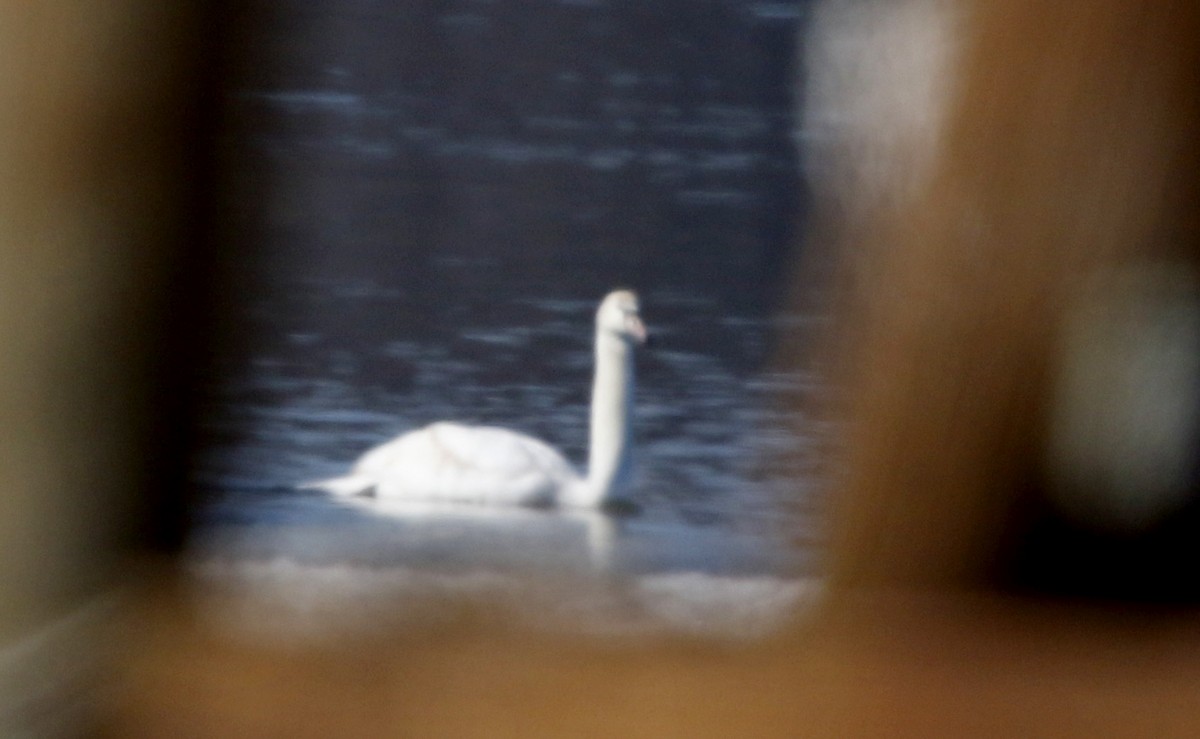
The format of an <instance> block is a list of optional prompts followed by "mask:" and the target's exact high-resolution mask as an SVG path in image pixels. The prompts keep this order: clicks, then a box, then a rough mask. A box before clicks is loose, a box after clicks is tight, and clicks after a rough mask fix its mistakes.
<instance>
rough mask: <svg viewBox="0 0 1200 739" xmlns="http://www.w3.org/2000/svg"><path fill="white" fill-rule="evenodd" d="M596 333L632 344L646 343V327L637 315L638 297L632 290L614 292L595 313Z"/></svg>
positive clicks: (602, 302)
mask: <svg viewBox="0 0 1200 739" xmlns="http://www.w3.org/2000/svg"><path fill="white" fill-rule="evenodd" d="M596 331H597V332H598V333H602V334H608V335H611V336H613V337H615V338H618V339H620V340H622V341H626V342H630V343H633V344H645V343H646V326H645V324H643V323H642V318H641V316H640V315H638V297H637V293H635V292H633V291H632V290H614V291H613V292H611V293H609V294H608V295H607V296H605V298H604V300H603V301H601V303H600V309H599V310H597V311H596Z"/></svg>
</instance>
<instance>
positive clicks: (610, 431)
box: [579, 331, 633, 505]
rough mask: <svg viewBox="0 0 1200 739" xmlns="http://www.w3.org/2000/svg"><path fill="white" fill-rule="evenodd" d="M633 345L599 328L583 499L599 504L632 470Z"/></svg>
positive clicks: (621, 483) (588, 503)
mask: <svg viewBox="0 0 1200 739" xmlns="http://www.w3.org/2000/svg"><path fill="white" fill-rule="evenodd" d="M632 414H633V349H632V348H631V347H630V346H629V344H628V343H627V342H625V341H624V340H622V339H620V338H617V337H615V336H612V335H610V334H606V333H604V332H599V331H598V332H597V335H596V377H595V381H594V382H593V384H592V414H591V438H590V442H589V446H588V469H587V479H586V481H585V483H584V487H585V490H584V491H582V493H581V496H582V497H586V498H588V499H587V500H580V501H579V502H580V503H581V504H584V505H599V504H601V503H603V502H604V501H606V500H607V499H609V498H610V497H612V495H613V494H614V493H619V492H620V491H621V489H622V488H624V487H625V485H627V484H628V482H629V477H630V474H631V472H632V470H633V454H632V451H633V450H632V448H631V447H632V444H631V443H630V442H631V438H630V418H631V416H632Z"/></svg>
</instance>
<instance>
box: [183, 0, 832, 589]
mask: <svg viewBox="0 0 1200 739" xmlns="http://www.w3.org/2000/svg"><path fill="white" fill-rule="evenodd" d="M807 5H808V3H806V2H804V1H802V0H793V1H790V2H746V1H744V0H721V1H716V0H694V1H693V0H687V1H683V0H671V1H655V2H632V1H631V2H606V1H604V0H539V1H536V2H535V1H532V0H530V1H528V2H504V1H502V0H460V1H452V0H438V1H424V2H420V1H406V2H372V1H370V0H340V1H334V0H323V1H317V0H276V1H275V2H270V3H268V2H263V1H261V0H260V1H259V2H250V3H246V4H244V5H242V6H240V7H241V10H239V11H238V14H237V15H236V17H235V18H234V19H233V21H234V22H233V23H232V24H231V27H232V28H233V29H235V31H236V32H235V33H234V35H233V38H232V43H231V45H230V49H231V53H230V57H229V60H228V77H227V79H228V80H229V84H228V88H227V89H226V91H225V101H224V106H225V107H224V110H225V115H224V118H223V125H222V138H221V151H222V160H221V172H222V183H223V186H224V192H225V197H224V200H223V203H222V218H221V224H220V232H221V238H222V239H223V240H224V241H225V243H226V244H227V246H228V247H229V249H230V252H231V253H232V254H234V255H235V258H234V259H233V260H232V261H231V262H230V265H229V266H230V269H229V270H228V275H227V287H226V288H225V293H224V296H225V298H226V301H225V308H224V313H225V315H226V317H227V323H226V325H225V326H224V332H225V333H224V338H225V343H224V346H225V351H224V352H222V353H221V354H219V355H218V356H216V357H215V358H214V361H213V367H212V370H211V372H210V374H209V378H210V380H209V383H210V384H209V394H208V397H209V401H208V406H207V407H208V413H207V418H206V421H205V424H204V433H205V439H206V442H207V446H206V448H205V452H204V454H202V455H201V456H200V458H199V459H198V461H197V465H196V475H195V476H196V479H197V481H198V483H199V484H200V485H201V486H202V487H203V488H205V489H207V490H210V491H214V493H215V496H214V497H213V498H212V499H211V500H210V502H209V504H208V505H207V506H206V508H205V510H204V511H203V513H202V515H201V518H200V521H201V528H200V529H199V531H198V533H197V536H196V537H195V539H196V542H197V544H196V546H197V550H198V551H199V552H200V553H201V558H202V559H226V560H241V561H280V560H286V561H287V562H290V563H296V562H299V563H302V564H305V563H307V564H309V565H313V566H326V565H330V564H346V563H350V564H351V565H355V566H357V565H362V566H365V567H369V568H375V569H378V568H385V567H389V566H395V567H401V566H402V567H406V568H407V567H416V568H418V569H419V568H434V569H436V568H439V567H450V568H457V569H459V570H461V569H464V568H465V569H470V568H479V567H492V568H503V567H506V566H507V567H514V566H515V567H517V568H523V567H527V566H544V565H545V563H546V562H547V561H555V562H560V563H561V562H562V561H566V560H571V561H575V560H578V562H579V563H583V564H582V566H583V567H584V568H585V569H587V568H595V567H596V566H597V563H598V560H603V562H602V569H605V570H608V571H611V570H614V569H615V570H617V571H626V572H638V573H666V572H698V573H710V574H715V575H722V576H726V575H739V576H754V575H763V574H766V575H780V574H782V573H792V574H795V573H796V572H797V571H801V572H803V571H807V570H810V569H811V568H812V564H811V561H810V556H811V554H812V551H811V550H809V549H806V548H805V547H804V546H799V547H797V546H795V545H794V543H795V542H796V541H797V540H800V541H803V540H804V539H805V538H806V537H807V538H811V536H812V533H813V530H814V527H815V526H816V523H815V519H814V518H813V510H812V505H811V502H812V501H811V500H810V499H809V496H810V493H811V480H810V479H809V477H808V476H807V471H808V464H809V462H810V461H811V459H810V455H809V452H808V450H809V449H810V447H811V436H812V428H811V426H810V425H808V424H807V423H806V421H805V420H804V419H803V418H800V417H798V416H797V415H796V413H795V409H796V406H797V404H798V403H797V401H798V400H799V399H800V398H802V397H803V396H805V395H806V394H807V393H809V392H811V391H812V389H813V388H812V387H811V383H810V382H809V380H808V378H807V377H805V376H804V375H803V374H802V373H800V372H799V371H798V370H796V369H795V368H786V367H782V366H780V365H779V364H778V363H777V362H775V361H773V360H774V357H775V356H776V354H777V353H778V349H779V348H780V347H781V346H784V345H788V344H790V343H795V342H798V341H803V339H804V336H805V331H806V329H807V328H808V327H809V326H810V325H811V324H812V322H813V320H814V317H812V316H803V315H795V314H790V313H788V312H787V310H786V304H785V293H786V289H787V285H788V284H789V281H790V279H791V278H792V276H793V275H792V272H791V270H792V265H793V264H794V261H795V258H796V255H797V253H798V251H799V249H800V248H801V247H802V245H801V244H800V242H799V234H800V232H801V226H802V221H801V219H802V213H803V193H802V189H801V186H800V180H799V174H798V173H799V171H800V169H799V164H798V162H797V158H796V153H795V150H794V147H793V143H792V139H793V125H794V124H793V121H794V113H795V110H796V106H797V102H796V95H797V85H796V74H797V70H796V65H795V58H796V47H797V38H798V34H799V31H800V29H801V27H802V25H803V23H804V19H805V17H806V13H807ZM617 286H628V287H633V288H635V289H637V290H638V291H639V293H640V294H641V296H642V305H643V316H644V319H645V320H646V322H647V324H648V326H649V327H650V329H651V331H652V333H654V334H655V335H656V340H657V346H656V348H654V349H652V350H649V351H645V352H642V353H641V354H640V355H639V356H638V360H637V371H638V383H639V384H638V391H637V399H636V416H635V418H636V420H635V437H636V444H637V449H638V464H639V468H638V469H639V471H638V477H637V488H636V491H637V492H636V495H637V498H638V500H639V501H640V502H641V503H642V513H641V515H639V516H635V517H632V518H629V519H625V520H621V521H618V522H616V523H613V522H610V521H600V522H596V521H589V520H583V519H581V518H580V517H579V516H570V515H565V514H555V513H552V512H509V513H504V514H501V513H492V512H485V511H470V510H462V509H445V510H431V509H428V508H423V509H419V510H418V509H410V510H391V511H381V510H379V509H371V508H369V507H363V506H355V505H347V504H345V503H342V502H337V501H332V500H329V499H326V498H324V497H322V496H317V495H312V494H303V493H298V492H294V491H292V490H291V486H292V485H294V484H295V483H297V482H300V481H303V480H309V479H313V478H320V477H327V476H331V475H335V474H339V473H341V472H343V471H344V470H345V469H347V467H348V466H349V465H350V464H351V463H352V462H353V460H354V459H355V458H356V457H357V456H358V455H359V454H361V453H362V452H363V451H364V450H366V449H367V448H369V447H370V446H373V445H375V444H378V443H380V442H382V441H385V440H387V439H388V438H390V437H392V436H394V435H395V434H397V433H401V432H404V431H407V430H410V429H413V428H417V427H419V426H422V425H424V424H426V423H428V422H430V421H435V420H439V419H457V420H461V421H468V422H479V423H488V424H496V425H502V426H506V427H509V428H513V429H516V430H519V431H522V432H526V433H530V434H533V435H535V436H538V437H540V438H542V439H545V440H546V441H548V442H550V443H551V444H553V445H555V446H557V447H559V448H560V449H562V450H563V451H564V453H565V454H566V455H567V456H568V457H569V458H570V459H572V460H574V461H576V462H577V463H582V462H583V461H584V459H585V457H586V453H585V450H586V442H587V403H588V393H589V389H590V387H589V386H590V381H591V362H592V333H591V331H592V314H593V311H594V309H595V306H596V303H597V301H598V300H599V299H600V298H601V297H602V296H603V295H604V294H605V293H606V292H607V291H608V290H609V289H611V288H613V287H617ZM584 518H585V519H586V517H584ZM785 532H786V533H785ZM785 540H786V541H788V542H791V544H790V545H787V544H785ZM572 542H575V543H572ZM579 542H582V543H581V544H580V543H579ZM597 542H599V544H597ZM576 550H578V551H579V552H584V554H581V555H579V556H578V557H575V556H574V555H570V552H572V551H576ZM573 557H574V559H572V558H573Z"/></svg>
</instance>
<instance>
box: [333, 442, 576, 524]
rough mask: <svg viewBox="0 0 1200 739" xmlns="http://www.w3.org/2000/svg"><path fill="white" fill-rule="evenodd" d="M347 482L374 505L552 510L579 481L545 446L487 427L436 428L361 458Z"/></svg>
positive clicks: (557, 456)
mask: <svg viewBox="0 0 1200 739" xmlns="http://www.w3.org/2000/svg"><path fill="white" fill-rule="evenodd" d="M346 479H355V480H358V481H361V482H363V483H367V486H368V487H374V489H375V495H376V496H378V497H380V498H393V499H397V498H399V499H413V500H418V499H419V500H446V501H456V502H464V503H491V504H508V505H542V504H549V503H553V502H554V501H555V500H556V499H557V497H558V496H559V494H560V493H561V492H563V491H565V490H566V489H567V488H569V487H571V486H573V485H577V484H579V475H578V474H577V473H576V472H575V469H574V468H573V467H572V466H571V464H570V463H569V462H567V460H566V459H564V458H563V456H562V455H561V454H559V453H558V452H557V451H556V450H554V449H553V448H552V447H550V446H549V445H547V444H545V443H544V442H541V441H539V440H537V439H534V438H532V437H530V436H525V435H523V434H518V433H515V432H513V431H509V430H507V429H502V428H494V427H490V426H465V425H462V424H457V423H446V422H441V423H435V424H432V425H430V426H426V427H425V428H423V429H420V430H418V431H412V432H410V433H407V434H405V435H403V436H401V437H399V438H397V439H395V440H393V441H390V442H388V443H386V444H384V445H382V446H379V447H376V448H375V449H372V450H371V451H369V452H367V453H366V454H365V455H363V457H362V458H361V459H359V461H358V463H357V464H356V465H355V466H354V470H353V472H352V473H351V474H350V476H349V477H348V478H346Z"/></svg>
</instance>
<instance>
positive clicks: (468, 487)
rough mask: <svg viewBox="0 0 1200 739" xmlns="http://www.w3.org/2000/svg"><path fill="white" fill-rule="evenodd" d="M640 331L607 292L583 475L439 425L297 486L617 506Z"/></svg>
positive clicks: (521, 438)
mask: <svg viewBox="0 0 1200 739" xmlns="http://www.w3.org/2000/svg"><path fill="white" fill-rule="evenodd" d="M645 340H646V329H645V327H644V326H643V324H642V321H641V318H640V316H639V314H638V300H637V296H636V295H635V294H634V293H633V292H631V291H628V290H617V291H615V292H612V293H610V294H609V295H608V296H607V297H605V298H604V300H603V301H602V302H601V303H600V307H599V309H598V310H597V311H596V374H595V381H594V383H593V386H592V406H591V426H590V432H591V436H590V450H589V457H588V473H587V475H586V476H583V475H580V474H579V472H578V471H577V470H576V469H575V468H574V467H573V466H572V465H571V463H570V462H568V461H567V460H566V458H565V457H563V455H562V454H560V453H559V452H558V451H557V450H555V449H554V448H553V447H551V446H549V445H548V444H546V443H544V442H542V441H540V440H538V439H535V438H533V437H530V436H526V435H524V434H519V433H517V432H514V431H509V430H508V429H502V428H495V427H491V426H466V425H463V424H458V423H451V422H446V421H441V422H438V423H434V424H431V425H429V426H426V427H425V428H423V429H419V430H416V431H411V432H409V433H407V434H404V435H402V436H399V437H397V438H395V439H393V440H392V441H389V442H387V443H385V444H383V445H381V446H378V447H375V448H374V449H372V450H370V451H368V452H367V453H366V454H364V455H363V456H362V457H361V458H359V460H358V462H357V463H355V465H354V468H353V469H352V470H351V472H350V473H349V474H348V475H346V476H344V477H338V478H334V479H331V480H323V481H319V482H314V483H308V484H306V485H303V486H301V487H304V488H315V489H321V490H326V491H328V492H330V493H333V494H335V495H343V496H349V495H362V494H367V493H371V492H373V493H374V494H375V495H376V496H377V497H379V498H387V499H396V500H431V501H451V502H461V503H477V504H488V505H535V506H536V505H565V506H578V507H595V506H601V505H604V504H606V503H608V502H610V501H612V500H614V499H619V498H620V497H621V495H622V494H623V493H624V492H625V489H626V487H627V486H628V482H629V477H630V471H631V467H632V451H633V450H632V440H631V435H630V421H631V415H632V405H633V388H634V383H633V346H634V345H635V344H641V343H644V342H645Z"/></svg>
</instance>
